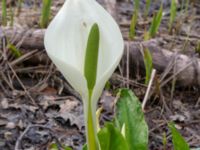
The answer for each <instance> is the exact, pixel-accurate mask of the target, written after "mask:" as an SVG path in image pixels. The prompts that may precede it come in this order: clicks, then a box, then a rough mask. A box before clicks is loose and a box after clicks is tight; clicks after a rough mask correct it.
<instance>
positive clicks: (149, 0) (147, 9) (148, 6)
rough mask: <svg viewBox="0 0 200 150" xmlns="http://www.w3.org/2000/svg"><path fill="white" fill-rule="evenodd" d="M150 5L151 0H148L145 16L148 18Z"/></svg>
mask: <svg viewBox="0 0 200 150" xmlns="http://www.w3.org/2000/svg"><path fill="white" fill-rule="evenodd" d="M150 5H151V0H146V4H145V12H144V15H145V18H147V16H148V14H149V8H150Z"/></svg>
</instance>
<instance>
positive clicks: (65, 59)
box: [44, 0, 124, 124]
mask: <svg viewBox="0 0 200 150" xmlns="http://www.w3.org/2000/svg"><path fill="white" fill-rule="evenodd" d="M95 23H96V24H98V27H99V32H100V39H99V55H98V64H97V76H96V83H95V86H94V89H93V93H92V96H91V102H92V104H91V106H88V99H89V95H88V87H87V81H86V78H85V76H84V62H85V52H86V46H87V40H88V35H89V33H90V29H91V27H92V26H93V24H95ZM44 44H45V48H46V51H47V53H48V55H49V57H50V58H51V60H52V61H53V62H54V64H55V65H56V66H57V68H58V69H59V70H60V71H61V73H62V74H63V76H64V77H65V78H66V79H67V81H68V82H69V83H70V84H71V85H72V87H73V88H74V89H75V90H76V91H77V92H79V93H80V95H81V96H82V99H83V103H84V111H85V113H86V114H87V109H88V107H91V108H92V112H93V114H92V115H93V121H94V122H95V111H96V104H97V101H98V99H99V97H100V95H101V93H102V91H103V88H104V86H105V83H106V82H107V80H108V79H109V78H110V76H111V75H112V73H113V72H114V70H115V68H116V67H117V65H118V63H119V61H120V59H121V57H122V54H123V48H124V43H123V39H122V35H121V32H120V29H119V27H118V25H117V24H116V22H115V21H114V19H113V18H112V17H111V16H110V15H109V14H108V13H107V12H106V11H105V10H104V8H103V7H101V6H100V5H99V4H98V3H97V2H96V1H95V0H66V1H65V3H64V5H63V7H62V8H61V10H60V11H59V12H58V14H57V15H56V17H55V18H54V19H53V21H52V22H51V23H50V25H49V27H48V29H47V31H46V34H45V40H44ZM86 119H87V116H86ZM94 124H96V123H94Z"/></svg>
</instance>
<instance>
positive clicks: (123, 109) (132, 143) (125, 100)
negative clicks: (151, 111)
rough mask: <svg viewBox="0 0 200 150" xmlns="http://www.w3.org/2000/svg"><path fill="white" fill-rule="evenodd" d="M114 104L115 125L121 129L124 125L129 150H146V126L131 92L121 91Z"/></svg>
mask: <svg viewBox="0 0 200 150" xmlns="http://www.w3.org/2000/svg"><path fill="white" fill-rule="evenodd" d="M119 94H120V98H119V100H118V101H117V104H116V118H115V121H116V125H117V126H118V127H119V128H120V130H121V128H122V126H123V124H124V123H125V138H126V141H127V142H128V145H129V149H130V150H147V146H148V126H147V124H146V122H145V118H144V114H143V112H142V108H141V104H140V102H139V100H138V98H137V97H136V96H135V95H134V94H133V92H132V91H131V90H128V89H122V90H121V91H120V93H119Z"/></svg>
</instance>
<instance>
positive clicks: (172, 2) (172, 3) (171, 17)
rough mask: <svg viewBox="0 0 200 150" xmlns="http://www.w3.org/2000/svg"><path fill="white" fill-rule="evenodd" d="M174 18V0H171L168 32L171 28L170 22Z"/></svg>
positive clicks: (171, 22)
mask: <svg viewBox="0 0 200 150" xmlns="http://www.w3.org/2000/svg"><path fill="white" fill-rule="evenodd" d="M175 18H176V0H171V7H170V20H169V32H171V30H172V24H173V23H174V20H175Z"/></svg>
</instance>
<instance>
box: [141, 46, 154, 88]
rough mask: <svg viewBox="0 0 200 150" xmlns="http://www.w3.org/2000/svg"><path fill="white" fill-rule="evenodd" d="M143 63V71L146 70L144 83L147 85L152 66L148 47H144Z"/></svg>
mask: <svg viewBox="0 0 200 150" xmlns="http://www.w3.org/2000/svg"><path fill="white" fill-rule="evenodd" d="M143 57H144V58H143V59H144V64H145V71H146V77H145V84H146V85H147V84H148V83H149V80H150V78H151V72H152V68H153V61H152V56H151V53H150V52H149V49H148V48H145V49H144V56H143Z"/></svg>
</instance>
